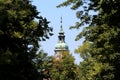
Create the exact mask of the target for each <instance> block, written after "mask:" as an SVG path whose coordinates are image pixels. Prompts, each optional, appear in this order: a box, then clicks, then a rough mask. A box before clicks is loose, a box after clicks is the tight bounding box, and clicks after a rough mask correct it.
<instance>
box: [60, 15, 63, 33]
mask: <svg viewBox="0 0 120 80" xmlns="http://www.w3.org/2000/svg"><path fill="white" fill-rule="evenodd" d="M60 24H61V25H60V32H63V28H62V16H61V20H60Z"/></svg>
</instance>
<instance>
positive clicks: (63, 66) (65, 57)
mask: <svg viewBox="0 0 120 80" xmlns="http://www.w3.org/2000/svg"><path fill="white" fill-rule="evenodd" d="M60 54H61V58H59V59H57V58H56V57H53V61H52V67H51V70H50V75H51V77H52V80H79V79H80V76H79V75H78V72H79V68H78V66H77V65H76V64H75V63H74V57H73V56H72V55H71V54H69V52H60Z"/></svg>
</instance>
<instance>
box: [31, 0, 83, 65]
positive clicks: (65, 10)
mask: <svg viewBox="0 0 120 80" xmlns="http://www.w3.org/2000/svg"><path fill="white" fill-rule="evenodd" d="M32 1H33V2H32V4H33V5H35V6H36V7H37V10H38V11H39V12H40V15H41V16H43V17H46V18H47V20H48V21H50V24H49V26H50V27H52V28H53V33H54V35H53V36H51V37H50V39H48V40H46V41H44V42H43V41H42V42H40V45H41V46H42V47H41V49H43V50H44V52H46V53H48V55H50V56H51V55H54V49H55V45H56V44H57V42H58V33H59V30H60V25H61V23H60V20H61V19H60V18H61V17H62V27H63V30H64V32H65V42H66V43H67V45H68V46H69V50H70V53H71V54H72V55H73V56H74V57H75V59H76V60H75V63H77V64H79V62H80V61H82V59H81V58H80V55H79V54H75V53H74V50H75V49H76V48H77V47H78V46H80V45H81V44H82V42H83V40H79V41H75V37H76V35H77V34H78V33H79V32H80V31H81V30H82V29H81V28H80V29H72V30H70V29H69V27H70V26H73V25H75V22H77V21H79V20H78V19H77V18H76V11H73V10H71V9H70V7H61V8H56V6H57V5H58V4H60V3H62V2H64V1H65V0H52V1H51V0H32Z"/></svg>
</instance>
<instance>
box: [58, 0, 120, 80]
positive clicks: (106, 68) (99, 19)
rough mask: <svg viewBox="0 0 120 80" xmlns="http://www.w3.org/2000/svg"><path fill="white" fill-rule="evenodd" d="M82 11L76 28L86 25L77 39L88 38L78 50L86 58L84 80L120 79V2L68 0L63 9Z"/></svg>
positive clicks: (83, 70)
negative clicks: (69, 6)
mask: <svg viewBox="0 0 120 80" xmlns="http://www.w3.org/2000/svg"><path fill="white" fill-rule="evenodd" d="M68 5H72V7H71V9H73V10H78V11H77V13H76V14H77V15H76V16H77V18H78V19H79V20H80V21H79V22H76V25H75V26H72V27H71V28H77V29H79V28H80V27H82V26H83V25H84V26H86V27H85V28H84V29H83V31H82V32H80V34H78V35H77V38H76V40H79V39H80V38H81V37H84V38H85V41H84V43H83V45H82V46H80V47H79V48H78V49H76V52H77V53H80V55H82V56H81V57H82V58H83V59H84V61H83V62H81V64H80V70H81V71H80V73H81V75H82V77H81V79H82V80H119V79H120V77H119V74H120V72H119V71H120V45H119V43H120V14H119V13H120V1H119V0H66V1H65V2H63V3H62V4H60V5H58V6H57V7H61V6H68ZM87 47H88V48H87Z"/></svg>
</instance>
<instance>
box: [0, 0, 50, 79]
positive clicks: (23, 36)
mask: <svg viewBox="0 0 120 80" xmlns="http://www.w3.org/2000/svg"><path fill="white" fill-rule="evenodd" d="M38 14H39V12H38V11H37V10H36V7H35V6H34V5H32V4H31V2H30V1H29V0H0V80H37V78H38V72H37V69H36V68H35V66H34V65H33V61H32V59H33V58H34V57H35V53H36V51H37V49H38V47H39V45H38V41H41V40H45V39H48V38H49V36H48V34H50V35H51V33H50V32H51V31H52V28H50V27H48V23H49V22H48V21H47V19H46V18H43V17H42V16H38ZM35 18H36V19H38V21H39V22H36V21H35Z"/></svg>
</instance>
